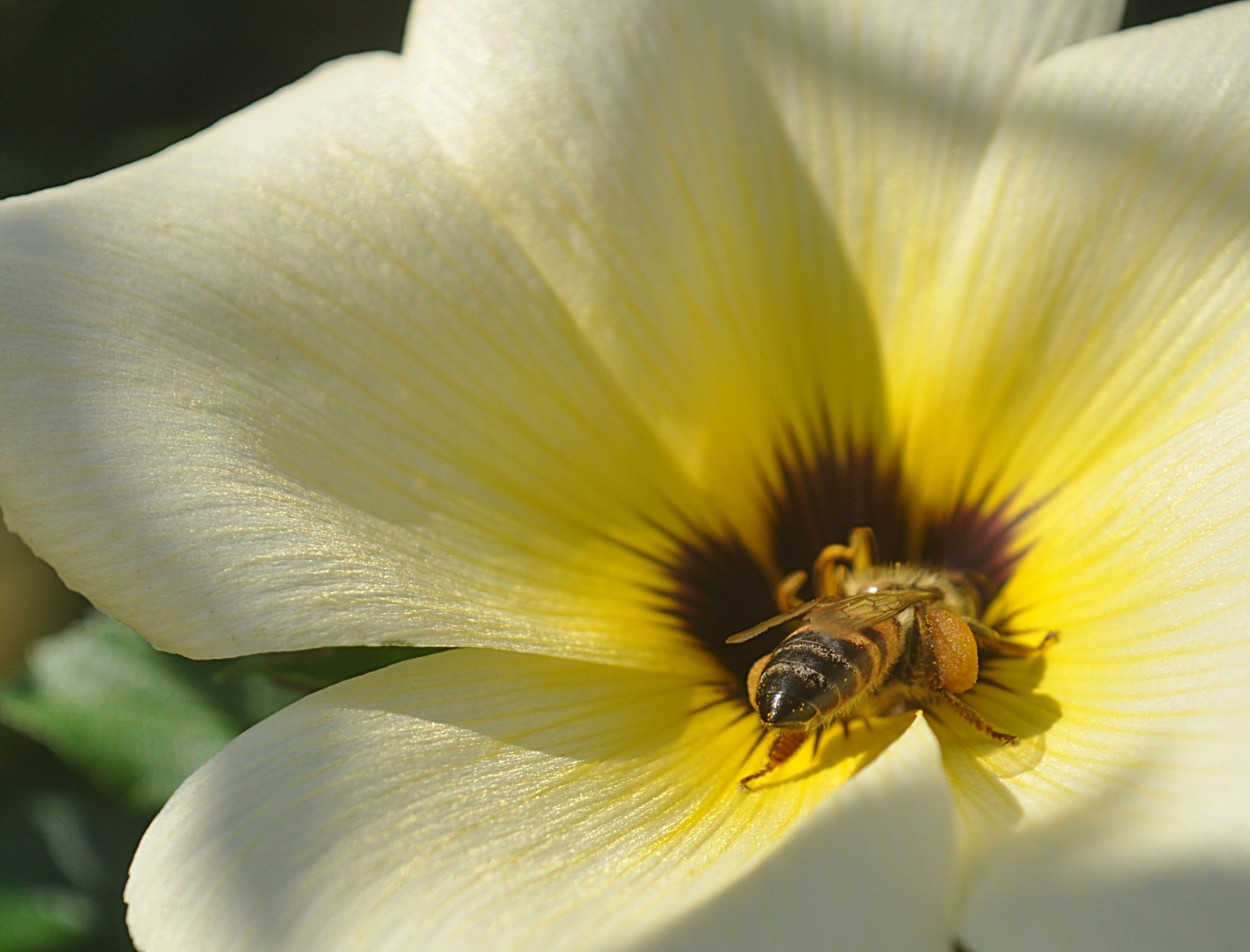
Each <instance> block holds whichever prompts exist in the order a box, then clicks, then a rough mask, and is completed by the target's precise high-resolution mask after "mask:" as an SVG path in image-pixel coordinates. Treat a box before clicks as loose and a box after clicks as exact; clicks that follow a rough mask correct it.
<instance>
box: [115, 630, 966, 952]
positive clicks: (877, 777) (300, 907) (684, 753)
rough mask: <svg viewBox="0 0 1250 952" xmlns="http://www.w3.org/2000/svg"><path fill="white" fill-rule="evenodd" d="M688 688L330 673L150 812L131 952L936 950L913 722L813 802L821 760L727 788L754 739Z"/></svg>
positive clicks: (951, 854)
mask: <svg viewBox="0 0 1250 952" xmlns="http://www.w3.org/2000/svg"><path fill="white" fill-rule="evenodd" d="M708 699H709V691H708V689H707V688H704V687H698V686H692V685H691V684H690V683H689V682H685V681H682V680H680V679H677V678H673V677H670V676H665V675H660V674H647V673H642V672H636V671H630V670H628V669H624V668H615V667H611V666H597V665H588V664H583V663H575V662H568V661H561V660H555V659H549V658H542V657H536V656H517V655H509V654H503V653H493V652H481V651H457V652H449V653H446V654H442V655H437V656H434V657H431V658H424V659H420V660H419V661H417V662H411V663H404V664H400V665H396V666H393V667H391V668H388V669H385V670H383V671H379V672H375V673H373V674H370V675H367V676H365V677H363V678H358V679H356V680H354V681H350V682H344V683H342V684H339V685H337V686H335V687H333V688H330V689H329V690H327V691H324V692H321V693H320V694H317V695H315V696H313V697H310V698H308V699H306V700H304V701H301V702H299V703H297V704H295V705H293V706H292V707H290V708H287V709H286V710H284V711H282V712H281V713H279V714H278V715H276V716H274V717H272V718H270V719H269V720H267V721H265V722H264V723H263V724H261V725H260V726H258V727H257V728H255V729H253V730H252V731H250V732H249V733H247V734H245V735H244V736H242V737H241V738H240V739H238V740H237V741H235V742H234V743H233V744H231V745H230V746H229V747H228V748H227V749H226V750H225V751H223V752H222V754H220V755H219V756H218V757H216V758H215V759H214V760H212V761H211V762H210V763H209V764H208V765H206V766H205V767H204V768H203V769H202V770H201V771H199V772H198V773H197V774H196V775H195V776H194V777H192V779H191V780H189V781H188V782H187V783H186V784H185V785H184V786H183V788H182V789H181V790H180V791H179V792H178V793H177V794H176V795H175V796H174V798H173V799H172V800H171V801H170V803H169V804H168V806H167V807H166V808H165V810H164V811H163V812H162V814H161V815H160V816H159V817H158V818H157V820H156V821H155V823H154V824H153V826H152V828H151V829H150V830H149V831H148V833H147V835H146V836H145V838H144V841H143V843H142V844H141V845H140V847H139V851H138V853H137V855H136V858H135V861H134V865H133V867H132V870H131V879H130V883H129V885H128V887H127V891H126V898H127V902H128V903H129V905H130V914H129V923H130V928H131V930H132V933H133V935H134V937H135V939H136V944H137V945H138V947H139V948H140V949H142V950H144V952H162V950H166V949H168V950H177V952H195V950H197V949H206V950H207V949H212V950H214V952H219V950H223V949H240V950H242V949H248V950H251V949H265V950H267V952H282V950H285V949H291V950H300V952H306V950H320V949H326V950H339V949H369V950H372V952H386V950H400V949H405V950H406V949H414V948H419V949H423V950H435V949H467V948H490V949H501V950H502V949H543V950H555V949H577V950H588V949H620V948H634V947H643V948H656V949H690V948H696V949H697V948H709V949H710V948H718V949H735V948H740V949H748V948H759V947H760V943H764V944H767V943H768V941H771V942H773V943H774V944H776V945H778V947H782V948H806V947H822V946H825V945H828V944H830V943H831V942H832V941H834V940H836V939H838V938H840V937H845V938H847V939H848V940H850V941H851V942H852V944H854V943H855V942H860V943H861V945H860V947H864V948H889V947H897V948H916V949H924V948H931V949H935V950H937V949H945V948H946V947H947V943H948V940H949V934H950V933H949V930H950V926H951V921H952V911H953V905H952V902H951V897H952V893H953V890H954V888H955V887H954V883H955V882H956V880H957V875H956V872H957V868H956V854H955V851H954V850H953V848H952V846H953V840H952V829H953V816H952V814H951V809H950V799H949V794H948V792H947V790H946V787H945V781H944V779H943V777H942V773H941V769H940V766H939V758H938V752H937V745H936V743H935V741H934V739H933V736H932V734H931V733H929V732H928V730H927V729H926V728H925V727H924V725H923V724H922V723H918V724H917V725H916V726H915V727H914V728H913V729H912V730H911V731H909V732H908V733H907V734H905V735H904V737H903V738H902V739H901V740H899V741H898V742H897V743H896V744H894V745H893V746H891V747H890V749H889V750H888V751H887V752H886V753H885V754H883V755H882V756H881V757H880V758H879V759H878V760H877V761H876V762H874V763H873V764H872V765H871V766H870V767H869V768H868V769H866V770H865V771H863V772H862V773H861V774H859V775H858V776H856V777H855V778H854V779H852V780H851V781H850V782H849V783H848V784H846V786H845V787H844V788H843V789H842V790H841V791H839V792H838V793H836V794H834V795H832V796H829V793H830V790H831V789H832V788H834V787H835V786H836V785H837V784H838V782H839V781H840V777H839V776H838V773H839V772H838V771H836V770H825V771H820V772H819V773H817V774H814V775H809V776H807V777H806V778H805V779H803V780H801V781H795V780H793V779H791V780H789V781H788V782H778V783H775V784H770V785H767V786H762V787H761V788H760V789H757V790H755V791H753V792H745V791H742V790H740V789H739V788H738V787H737V782H736V781H737V778H738V777H739V776H740V774H741V771H742V770H743V758H744V756H746V754H747V751H748V749H749V748H750V743H751V738H752V736H753V734H754V733H755V731H756V728H755V727H754V726H753V725H752V724H751V723H749V722H748V721H746V720H745V719H741V718H738V719H735V710H734V709H733V708H731V707H730V706H729V705H727V704H721V705H716V706H713V707H710V708H707V707H702V705H704V703H705V702H706V701H707V700H708ZM900 892H901V893H904V894H905V898H906V902H905V903H900V897H899V893H900ZM639 943H641V945H639Z"/></svg>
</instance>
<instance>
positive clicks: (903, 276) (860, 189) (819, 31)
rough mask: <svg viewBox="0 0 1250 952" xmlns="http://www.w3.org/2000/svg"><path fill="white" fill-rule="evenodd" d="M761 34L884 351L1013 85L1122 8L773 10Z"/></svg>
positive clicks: (933, 261)
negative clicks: (879, 328) (865, 295)
mask: <svg viewBox="0 0 1250 952" xmlns="http://www.w3.org/2000/svg"><path fill="white" fill-rule="evenodd" d="M755 5H756V6H758V7H760V8H761V9H762V11H763V12H762V13H761V15H760V19H761V20H762V21H763V23H762V24H752V25H751V26H750V27H749V29H750V30H751V31H752V33H753V35H755V36H756V37H757V40H758V42H757V45H756V46H755V47H754V48H755V49H756V50H757V51H758V54H759V63H760V65H759V67H758V68H759V69H760V72H761V74H762V75H764V76H766V77H768V80H769V83H770V86H771V88H772V89H773V91H774V93H775V95H776V98H777V102H778V104H779V109H780V111H781V113H782V116H783V122H784V124H785V126H786V130H787V132H788V134H789V135H790V137H791V139H792V141H794V142H795V143H796V145H797V149H798V151H799V152H800V154H801V155H802V157H803V161H804V164H805V166H806V167H807V168H808V169H810V170H811V173H812V176H813V180H814V183H815V187H816V190H817V192H818V193H819V195H820V196H821V198H822V200H823V201H824V205H825V208H826V209H827V211H828V214H829V215H830V216H832V218H833V220H834V221H835V222H836V223H837V225H838V233H839V235H840V236H841V237H842V239H843V241H844V242H845V246H846V248H847V250H848V253H849V254H850V257H851V260H852V262H853V263H854V266H855V269H856V273H857V275H858V276H859V278H860V280H861V282H862V283H863V285H864V287H865V290H866V293H867V296H868V299H869V301H870V303H871V304H872V306H873V308H874V311H875V314H876V318H877V322H878V324H879V326H880V327H881V330H882V334H883V336H884V338H885V341H886V344H887V346H901V347H908V346H911V345H912V344H913V343H914V341H912V340H910V339H908V338H907V337H906V336H905V335H903V336H899V337H895V336H894V334H893V333H892V331H893V330H894V326H895V323H896V321H898V320H901V319H902V318H904V317H906V316H908V315H906V314H901V313H900V309H906V308H910V307H912V306H914V305H915V304H916V303H917V299H918V297H919V296H920V295H921V294H923V292H924V290H925V289H927V288H928V287H929V286H930V285H931V284H932V282H933V281H934V279H935V277H936V276H937V275H938V274H939V273H940V271H941V268H942V267H943V265H944V262H945V253H946V251H947V250H948V248H949V245H950V242H951V238H952V235H953V229H954V226H955V224H956V222H957V221H958V219H959V216H960V213H961V212H962V211H963V208H964V205H965V204H966V203H967V201H968V199H969V195H970V193H971V191H972V185H973V181H974V178H975V176H976V174H977V170H978V167H979V166H980V163H981V160H982V157H983V154H984V151H985V148H986V145H987V143H988V142H989V140H990V137H991V135H992V133H993V131H994V128H995V126H996V124H997V123H998V122H999V121H1000V119H1001V118H1002V114H1003V110H1004V107H1005V105H1006V103H1007V101H1008V98H1009V97H1010V95H1011V92H1012V90H1013V89H1014V87H1015V81H1016V79H1017V77H1018V76H1019V75H1020V74H1021V73H1022V72H1024V71H1025V70H1026V69H1027V67H1029V66H1030V65H1032V64H1033V63H1035V62H1037V61H1038V60H1040V59H1042V58H1043V57H1045V56H1047V55H1048V54H1050V53H1052V52H1054V51H1055V50H1057V49H1060V48H1062V47H1064V46H1067V45H1069V44H1071V43H1075V42H1078V41H1079V40H1082V39H1084V38H1086V37H1090V36H1095V35H1097V34H1099V33H1106V32H1109V31H1111V30H1113V29H1115V27H1116V26H1117V25H1118V23H1119V21H1120V15H1121V8H1122V3H1120V2H1118V0H1109V2H1103V0H1099V2H1093V3H1090V2H1080V0H1078V2H1062V3H1051V2H1045V0H1043V2H1040V3H998V2H994V0H989V2H984V0H956V2H951V0H943V2H941V3H881V2H878V0H836V2H829V0H767V2H761V3H758V4H755Z"/></svg>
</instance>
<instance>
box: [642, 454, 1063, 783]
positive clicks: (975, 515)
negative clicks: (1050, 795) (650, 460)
mask: <svg viewBox="0 0 1250 952" xmlns="http://www.w3.org/2000/svg"><path fill="white" fill-rule="evenodd" d="M799 445H800V444H799V443H798V441H792V442H791V443H789V445H788V446H787V448H786V449H785V450H784V451H783V452H782V453H781V454H779V458H780V465H779V466H778V468H777V472H778V473H779V474H780V475H779V477H778V478H776V479H775V480H773V481H771V482H765V483H764V484H763V485H764V489H763V491H762V492H760V493H759V494H758V496H759V498H760V499H761V500H762V504H763V505H764V506H765V507H766V513H765V518H764V519H763V520H762V522H763V524H764V525H765V526H766V527H767V540H766V542H767V545H766V548H765V549H764V550H763V551H761V549H760V547H759V545H758V544H756V545H751V544H748V542H747V541H746V540H744V539H743V538H741V537H740V536H739V535H737V534H736V533H734V532H733V531H732V530H728V529H723V528H722V529H719V530H708V529H706V528H703V527H692V528H691V530H690V532H689V535H688V536H687V537H685V538H679V539H674V540H673V543H674V544H673V549H672V552H671V555H670V557H669V558H668V559H667V560H666V561H665V568H666V573H667V577H668V579H669V580H670V585H669V587H668V588H667V589H666V590H665V591H663V592H661V595H662V597H663V600H664V602H663V603H664V608H665V610H666V611H667V612H668V613H669V614H670V615H671V616H672V617H673V618H675V619H676V620H677V621H678V622H679V623H680V625H681V627H682V628H684V630H685V631H686V632H688V633H689V634H690V635H692V636H693V637H694V638H696V639H697V640H698V641H699V642H700V643H701V644H702V645H703V646H704V647H705V648H706V650H707V651H708V652H709V653H710V654H711V655H712V656H713V658H714V659H715V661H716V664H717V665H718V666H719V668H720V669H721V670H722V671H723V672H724V680H723V687H724V701H723V703H726V704H731V705H737V706H739V707H740V708H742V709H743V710H744V711H745V712H749V714H750V716H754V717H756V718H757V719H758V722H759V724H760V729H761V732H762V737H761V739H763V738H765V737H767V738H768V739H769V740H770V743H769V746H768V748H767V749H768V754H767V756H766V757H765V756H764V754H763V753H760V754H758V755H756V759H757V762H756V763H754V764H753V767H754V772H752V773H750V774H749V775H748V776H745V777H743V782H744V784H746V783H750V782H751V781H754V780H757V779H759V778H761V777H763V776H764V775H766V774H768V773H770V772H771V771H772V770H774V769H776V768H777V767H779V766H780V765H781V764H783V763H785V762H786V761H788V760H789V759H790V758H791V757H793V756H794V755H795V753H796V752H798V751H799V750H800V749H801V748H802V747H803V746H804V743H805V742H806V741H807V739H808V738H809V737H811V738H814V743H813V744H812V745H811V748H812V750H813V751H816V750H817V749H818V748H819V746H820V744H821V739H822V734H823V732H824V731H825V729H826V728H828V727H830V726H831V725H839V726H840V728H841V729H840V730H839V731H834V732H831V736H835V735H837V738H836V739H835V740H833V741H832V743H834V744H837V743H844V742H847V741H848V740H849V739H850V737H851V734H852V733H853V732H855V731H858V730H861V729H864V728H870V727H871V726H872V723H873V722H874V721H876V720H879V719H881V718H896V717H898V716H899V715H901V714H905V713H907V712H910V711H915V710H922V711H924V712H925V713H926V715H928V716H932V717H934V718H936V719H937V720H938V721H939V722H941V723H943V724H945V725H947V726H948V727H950V729H951V730H952V731H953V732H955V733H958V734H961V735H962V736H963V737H968V739H969V740H970V741H971V742H977V741H978V740H979V741H980V742H988V743H990V744H994V745H998V744H1003V743H1015V742H1016V740H1017V737H1018V736H1031V735H1032V734H1034V733H1037V732H1038V731H1039V730H1044V729H1045V727H1047V726H1049V724H1050V723H1053V720H1054V717H1039V716H1036V712H1034V713H1035V716H1032V717H1028V718H1024V719H1020V718H1017V717H1016V716H1014V714H1013V713H1012V711H1011V710H1004V706H1003V705H1002V704H1001V702H999V703H994V702H991V703H990V704H989V709H988V710H983V709H982V703H981V701H983V700H984V699H985V698H984V696H985V695H987V694H988V693H989V692H991V691H997V692H999V693H1007V694H1011V695H1012V696H1014V697H1016V698H1018V697H1020V696H1023V697H1025V698H1026V699H1029V698H1031V699H1036V700H1038V701H1039V702H1041V704H1042V706H1043V707H1045V708H1046V709H1047V710H1048V711H1054V710H1055V708H1054V705H1053V703H1051V702H1049V701H1048V699H1044V698H1042V696H1040V695H1036V694H1033V693H1032V688H1033V687H1035V686H1036V685H1037V684H1038V682H1039V681H1040V678H1041V673H1042V670H1043V669H1044V665H1045V660H1044V658H1043V656H1042V650H1041V649H1042V648H1044V647H1046V646H1048V645H1049V644H1050V642H1051V641H1053V640H1054V636H1053V635H1051V634H1049V633H1047V632H1038V633H1035V634H1033V636H1032V637H1025V638H1022V639H1021V640H1020V641H1015V640H1013V639H1012V636H1014V635H1016V634H1024V633H1020V632H1015V631H1013V630H1012V627H1011V625H1010V618H1009V616H1008V615H1007V613H1006V611H1005V609H1004V608H1003V606H1001V605H998V604H996V603H995V595H996V594H997V592H998V591H999V589H1000V588H1001V587H1002V585H1003V584H1004V583H1005V582H1006V581H1007V579H1008V578H1009V577H1010V575H1011V573H1012V570H1013V569H1014V567H1015V565H1016V563H1017V561H1018V559H1019V557H1020V555H1021V552H1020V550H1019V548H1018V546H1017V545H1016V544H1015V536H1016V531H1017V529H1018V527H1019V525H1020V522H1021V521H1022V520H1023V518H1025V517H1026V516H1027V514H1028V511H1027V510H1026V509H1021V508H1013V510H1012V511H1013V512H1014V513H1015V514H1014V515H1009V514H1008V512H1007V508H1006V506H1007V505H1009V504H1005V505H1004V506H1000V507H999V508H996V509H987V508H986V507H984V506H983V505H980V504H979V503H978V502H977V501H976V500H970V501H967V502H961V503H960V504H958V505H956V506H955V507H953V508H952V509H951V510H950V511H947V512H944V513H933V512H927V511H923V510H921V509H919V508H918V507H916V506H915V505H914V504H912V503H911V501H910V498H909V494H908V492H907V484H906V481H905V478H904V475H903V474H902V473H901V472H900V471H899V470H898V468H897V467H896V466H891V465H889V464H885V463H882V462H880V461H879V460H878V459H877V458H876V456H875V455H874V454H873V453H871V452H863V451H860V452H855V451H837V450H835V448H834V447H833V444H832V440H824V441H816V442H815V444H814V445H816V446H817V447H818V448H817V449H816V450H815V451H806V452H804V451H802V450H800V449H799V448H798V447H799ZM1012 668H1014V669H1015V670H1014V671H1013V672H1011V676H1009V677H1003V676H1002V675H1003V674H1004V673H1005V672H1006V671H1008V669H1012ZM1008 707H1010V705H1008ZM1039 725H1040V726H1039ZM860 740H861V741H862V739H860ZM848 749H850V748H848Z"/></svg>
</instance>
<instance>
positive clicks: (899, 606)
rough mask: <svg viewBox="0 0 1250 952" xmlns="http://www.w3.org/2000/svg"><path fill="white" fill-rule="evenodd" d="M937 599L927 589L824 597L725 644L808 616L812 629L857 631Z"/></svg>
mask: <svg viewBox="0 0 1250 952" xmlns="http://www.w3.org/2000/svg"><path fill="white" fill-rule="evenodd" d="M938 597H939V596H938V593H937V592H934V591H931V590H930V589H927V588H891V589H884V590H882V591H880V592H860V594H858V595H849V596H847V597H846V598H829V597H828V596H823V597H821V598H814V599H812V600H811V601H810V602H804V603H803V604H802V605H800V606H798V608H792V609H790V610H789V611H788V612H782V613H781V614H780V615H774V616H773V617H772V618H769V619H768V620H767V621H762V622H760V623H759V624H758V625H756V626H755V627H753V628H748V629H747V630H746V631H740V632H738V633H737V634H734V635H730V636H729V637H728V638H726V639H725V644H727V645H739V644H742V642H744V641H750V640H751V639H752V638H754V637H756V636H757V635H762V634H764V632H766V631H769V630H771V629H773V628H776V627H777V626H778V625H784V624H785V623H786V622H788V621H793V620H794V619H796V618H803V617H806V621H807V622H808V623H809V624H810V625H811V626H812V627H813V628H818V629H820V630H822V631H829V630H833V629H842V630H844V631H856V630H857V629H860V628H867V627H868V626H869V625H875V624H877V623H878V622H883V621H885V620H886V619H887V618H893V617H894V616H895V615H897V614H898V613H899V612H901V611H903V610H904V609H907V608H910V607H911V606H912V605H915V604H916V603H917V602H924V601H932V600H933V599H935V598H938Z"/></svg>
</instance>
